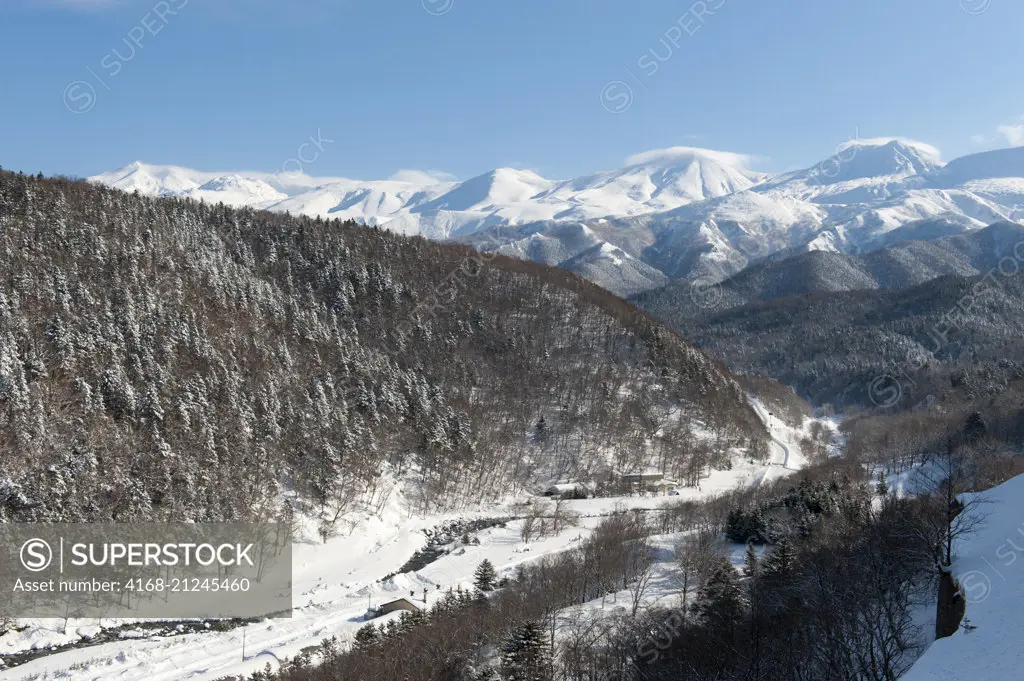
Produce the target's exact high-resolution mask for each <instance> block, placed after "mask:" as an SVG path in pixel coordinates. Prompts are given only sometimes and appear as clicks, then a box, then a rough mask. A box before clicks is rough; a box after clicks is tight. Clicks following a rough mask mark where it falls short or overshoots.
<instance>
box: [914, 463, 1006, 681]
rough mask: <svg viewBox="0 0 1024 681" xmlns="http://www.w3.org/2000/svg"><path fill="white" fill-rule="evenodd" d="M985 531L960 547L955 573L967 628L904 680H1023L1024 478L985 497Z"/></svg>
mask: <svg viewBox="0 0 1024 681" xmlns="http://www.w3.org/2000/svg"><path fill="white" fill-rule="evenodd" d="M985 500H986V503H984V504H982V505H981V506H982V509H981V512H982V513H983V514H984V515H985V516H986V517H985V520H984V525H983V526H982V527H981V529H980V530H979V531H978V532H977V533H975V534H973V535H969V536H967V537H964V538H962V539H961V540H960V541H958V542H957V547H956V551H957V558H956V560H955V561H954V564H953V574H954V576H955V577H956V578H957V579H958V580H959V581H960V584H961V586H962V588H963V592H964V596H965V599H966V600H967V612H966V615H965V623H967V624H968V625H969V627H973V628H971V629H966V628H964V627H961V628H960V630H959V631H957V632H956V633H955V634H953V635H952V636H951V637H949V638H944V639H940V640H938V641H935V642H934V643H933V644H932V645H931V647H930V648H929V649H928V650H927V651H925V653H924V655H922V656H921V658H920V659H919V660H918V661H917V662H916V663H915V664H914V666H913V667H911V669H910V671H908V672H907V673H906V674H905V675H904V676H903V681H964V680H965V679H979V681H980V680H981V679H984V681H1017V680H1018V679H1020V678H1022V672H1021V668H1022V665H1024V651H1022V649H1021V645H1020V632H1021V631H1022V630H1024V609H1022V608H1021V604H1022V603H1024V570H1022V569H1021V564H1020V560H1021V558H1024V556H1022V555H1021V551H1022V550H1024V549H1021V548H1018V547H1024V524H1022V523H1021V518H1024V476H1018V477H1016V478H1013V479H1012V480H1009V481H1008V482H1005V483H1003V484H1002V485H1000V486H998V487H996V488H994V489H992V490H989V491H988V492H986V493H985Z"/></svg>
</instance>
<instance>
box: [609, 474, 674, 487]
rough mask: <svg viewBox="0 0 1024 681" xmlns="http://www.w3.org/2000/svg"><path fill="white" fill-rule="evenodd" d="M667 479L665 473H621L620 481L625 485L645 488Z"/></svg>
mask: <svg viewBox="0 0 1024 681" xmlns="http://www.w3.org/2000/svg"><path fill="white" fill-rule="evenodd" d="M664 477H665V475H664V474H663V473H659V472H658V471H650V472H647V473H620V474H619V480H620V481H621V482H622V483H623V484H625V485H634V486H636V487H644V486H646V485H650V484H652V483H656V482H658V481H660V480H662V479H663V478H664Z"/></svg>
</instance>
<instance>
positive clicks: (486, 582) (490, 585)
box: [473, 558, 498, 591]
mask: <svg viewBox="0 0 1024 681" xmlns="http://www.w3.org/2000/svg"><path fill="white" fill-rule="evenodd" d="M497 580H498V573H497V572H496V571H495V570H494V565H492V564H491V561H489V560H487V559H486V558H484V559H483V561H482V562H481V563H480V564H479V565H477V567H476V571H475V572H474V573H473V586H475V587H476V588H477V589H479V590H480V591H493V590H494V584H495V582H497Z"/></svg>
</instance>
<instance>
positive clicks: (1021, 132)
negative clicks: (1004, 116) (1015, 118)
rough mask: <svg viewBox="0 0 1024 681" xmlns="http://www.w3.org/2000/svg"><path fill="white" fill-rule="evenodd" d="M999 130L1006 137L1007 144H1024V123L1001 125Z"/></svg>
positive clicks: (1017, 145) (1016, 145)
mask: <svg viewBox="0 0 1024 681" xmlns="http://www.w3.org/2000/svg"><path fill="white" fill-rule="evenodd" d="M997 130H998V131H999V134H1000V135H1002V136H1003V137H1005V138H1006V142H1007V144H1009V145H1010V146H1011V147H1019V146H1022V145H1024V123H1021V124H1014V125H1000V126H999V127H998V128H997Z"/></svg>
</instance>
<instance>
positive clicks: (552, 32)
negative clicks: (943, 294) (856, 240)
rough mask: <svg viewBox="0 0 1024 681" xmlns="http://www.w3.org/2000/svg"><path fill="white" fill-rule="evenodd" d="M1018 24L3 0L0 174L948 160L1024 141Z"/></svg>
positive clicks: (999, 7)
mask: <svg viewBox="0 0 1024 681" xmlns="http://www.w3.org/2000/svg"><path fill="white" fill-rule="evenodd" d="M172 12H174V13H172ZM1022 27H1024V3H1022V2H1020V1H1019V0H899V1H898V2H894V1H893V0H858V2H834V1H831V0H829V1H825V2H809V1H807V0H776V1H775V2H764V0H705V1H703V2H696V3H691V0H682V2H680V1H678V0H677V1H668V0H628V1H627V0H287V1H285V0H164V1H163V2H157V0H0V55H2V56H3V62H4V64H5V65H6V68H5V69H4V73H3V75H2V76H0V84H2V85H3V88H2V92H3V104H4V105H3V107H0V165H3V166H4V167H5V168H10V169H20V170H25V171H30V172H35V171H43V172H45V173H48V174H49V173H65V174H72V175H91V174H95V173H98V172H100V171H104V170H110V169H113V168H116V167H119V166H122V165H124V164H126V163H128V162H130V161H132V160H136V159H139V160H143V161H146V162H149V163H160V164H174V165H184V166H189V167H194V168H199V169H204V170H265V171H275V170H279V169H280V168H281V167H282V164H284V163H285V161H286V160H287V159H289V158H293V157H295V155H296V153H297V149H298V148H299V146H300V145H301V144H303V143H304V142H308V141H309V138H310V137H311V136H312V137H314V138H316V137H317V136H320V137H321V138H323V139H325V140H333V142H332V143H326V142H324V143H323V144H322V147H323V153H318V154H316V156H317V158H316V161H315V163H312V164H308V167H305V168H304V170H305V171H306V172H308V173H310V174H313V175H342V176H348V177H354V178H360V179H379V178H385V177H389V176H391V175H393V174H394V173H395V172H396V171H398V170H399V169H405V168H409V169H420V170H438V171H445V172H448V173H452V174H454V175H456V176H458V177H460V178H463V179H465V178H468V177H471V176H473V175H476V174H478V173H481V172H484V171H486V170H489V169H491V168H494V167H497V166H515V167H522V168H531V169H534V170H537V171H538V172H540V173H541V174H543V175H545V176H547V177H552V178H562V177H570V176H574V175H579V174H582V173H585V172H589V171H594V170H599V169H604V168H613V167H618V166H620V165H622V163H623V160H624V159H625V158H626V157H627V156H629V155H631V154H635V153H638V152H642V151H645V150H649V149H656V148H663V147H669V146H674V145H687V146H701V147H708V148H713V149H722V150H727V151H734V152H741V153H745V154H751V155H754V156H757V157H759V160H758V161H757V162H756V163H754V164H753V165H754V166H755V167H756V168H757V169H759V170H767V171H781V170H786V169H791V168H795V167H804V166H809V165H811V164H813V163H815V162H817V161H818V160H820V159H822V158H824V157H826V156H828V155H829V154H830V153H832V152H833V151H834V149H835V147H836V145H837V144H839V143H841V142H842V141H844V140H846V139H848V138H850V137H852V136H854V135H859V136H861V137H879V136H889V135H902V136H906V137H910V138H914V139H919V140H923V141H926V142H930V143H932V144H934V145H936V146H938V147H939V148H940V149H941V150H942V152H943V156H944V157H945V158H946V159H950V158H953V157H955V156H957V155H961V154H964V153H969V152H972V151H978V150H982V149H987V148H994V147H999V146H1007V145H1008V144H1009V143H1010V141H1013V140H1016V141H1017V144H1024V118H1022V116H1024V87H1021V85H1022V83H1021V76H1020V73H1021V67H1022V65H1024V40H1021V38H1020V30H1021V28H1022ZM307 149H308V147H307ZM311 155H312V154H311V153H308V152H307V157H309V156H311Z"/></svg>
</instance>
